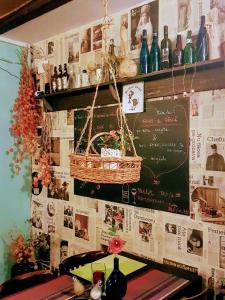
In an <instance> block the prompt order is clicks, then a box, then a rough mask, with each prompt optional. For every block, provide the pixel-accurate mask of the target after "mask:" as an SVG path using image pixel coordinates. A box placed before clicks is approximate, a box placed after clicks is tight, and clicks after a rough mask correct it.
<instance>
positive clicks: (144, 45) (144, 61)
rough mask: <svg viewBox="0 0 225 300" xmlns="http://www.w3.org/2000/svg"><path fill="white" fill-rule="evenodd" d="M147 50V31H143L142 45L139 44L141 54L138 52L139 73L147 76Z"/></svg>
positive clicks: (148, 60)
mask: <svg viewBox="0 0 225 300" xmlns="http://www.w3.org/2000/svg"><path fill="white" fill-rule="evenodd" d="M149 62H150V56H149V50H148V44H147V30H146V29H144V30H143V33H142V44H141V52H140V72H141V73H144V74H147V73H148V72H149V69H150V68H149Z"/></svg>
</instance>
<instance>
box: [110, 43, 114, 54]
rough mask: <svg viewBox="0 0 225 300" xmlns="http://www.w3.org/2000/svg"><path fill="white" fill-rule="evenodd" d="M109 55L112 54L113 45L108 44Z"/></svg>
mask: <svg viewBox="0 0 225 300" xmlns="http://www.w3.org/2000/svg"><path fill="white" fill-rule="evenodd" d="M109 55H114V45H110V46H109Z"/></svg>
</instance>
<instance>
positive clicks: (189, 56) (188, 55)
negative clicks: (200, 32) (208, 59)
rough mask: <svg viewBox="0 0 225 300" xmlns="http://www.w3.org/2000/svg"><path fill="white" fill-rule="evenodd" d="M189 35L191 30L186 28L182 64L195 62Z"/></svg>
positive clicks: (193, 49)
mask: <svg viewBox="0 0 225 300" xmlns="http://www.w3.org/2000/svg"><path fill="white" fill-rule="evenodd" d="M191 35H192V32H191V30H188V32H187V40H186V46H185V47H184V64H193V63H195V62H196V53H195V52H196V51H195V48H194V46H193V43H192V36H191Z"/></svg>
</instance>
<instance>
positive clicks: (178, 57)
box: [173, 34, 183, 67]
mask: <svg viewBox="0 0 225 300" xmlns="http://www.w3.org/2000/svg"><path fill="white" fill-rule="evenodd" d="M173 65H174V67H178V66H182V65H183V49H182V39H181V35H180V34H178V35H177V43H176V49H174V51H173Z"/></svg>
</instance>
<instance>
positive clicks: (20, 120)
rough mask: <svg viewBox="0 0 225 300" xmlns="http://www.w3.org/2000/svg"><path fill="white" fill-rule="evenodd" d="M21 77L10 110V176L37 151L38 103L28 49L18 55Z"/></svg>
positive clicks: (17, 171)
mask: <svg viewBox="0 0 225 300" xmlns="http://www.w3.org/2000/svg"><path fill="white" fill-rule="evenodd" d="M20 60H21V75H20V83H19V92H18V96H17V98H16V100H15V103H14V106H13V109H12V118H11V128H10V132H11V135H12V136H13V138H14V145H13V146H12V147H11V148H10V149H9V150H8V151H7V153H8V154H11V155H12V157H13V161H12V164H11V169H12V174H13V175H17V174H19V172H20V169H21V168H20V165H21V164H22V162H23V161H24V159H26V158H29V157H31V156H32V155H33V154H34V153H35V151H36V149H37V145H38V143H37V126H38V123H39V121H40V114H39V107H38V102H37V100H36V99H35V98H34V83H33V78H32V76H31V72H30V68H29V65H28V49H23V50H22V51H21V55H20Z"/></svg>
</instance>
